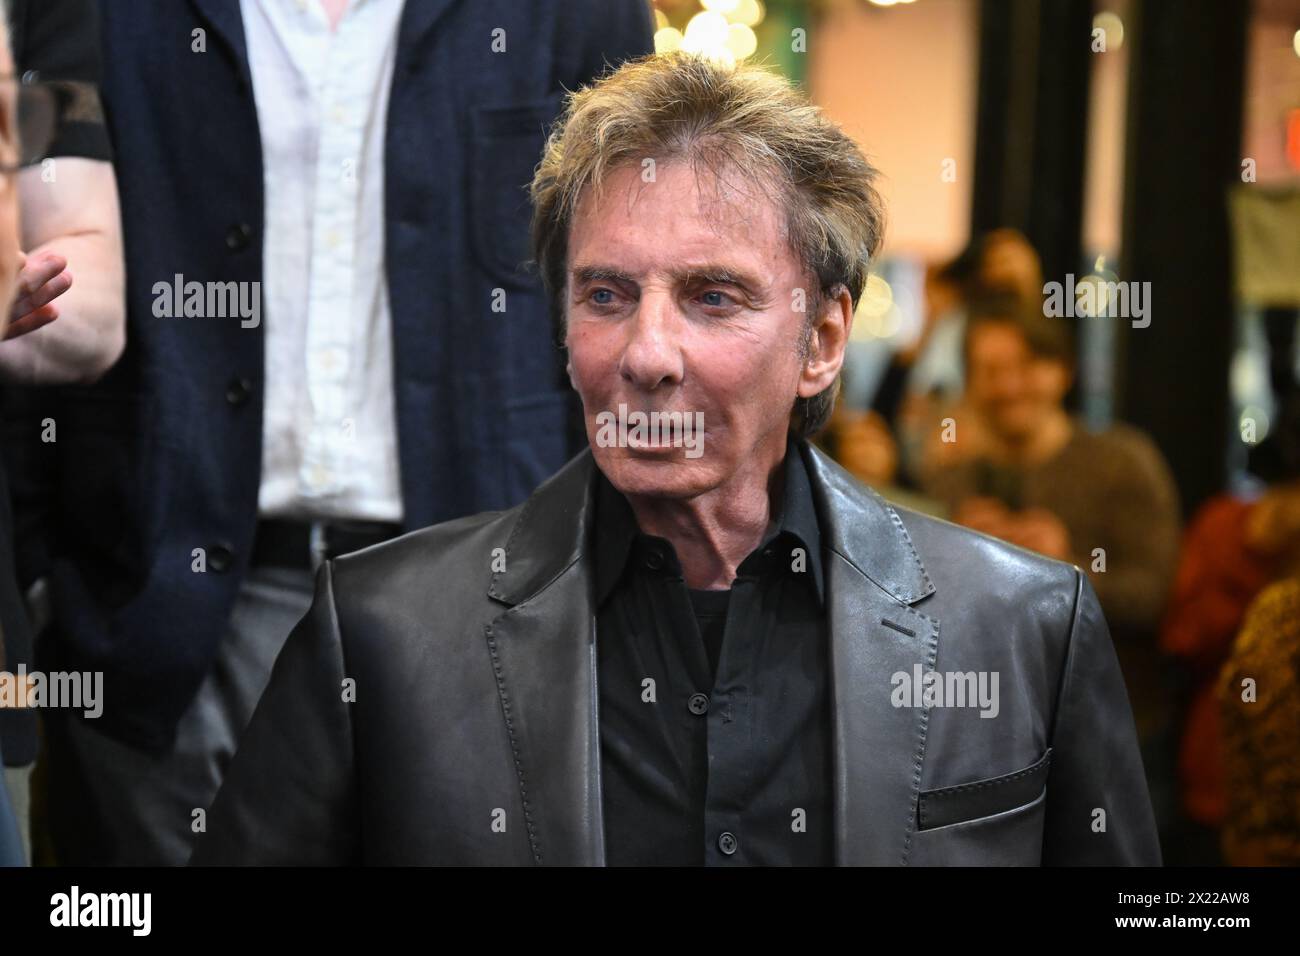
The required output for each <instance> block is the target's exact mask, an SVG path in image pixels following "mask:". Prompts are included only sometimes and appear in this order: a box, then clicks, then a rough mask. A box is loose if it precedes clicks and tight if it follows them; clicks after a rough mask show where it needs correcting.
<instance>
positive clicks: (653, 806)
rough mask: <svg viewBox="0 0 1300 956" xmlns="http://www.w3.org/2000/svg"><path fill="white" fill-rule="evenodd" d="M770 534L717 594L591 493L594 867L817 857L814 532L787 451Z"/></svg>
mask: <svg viewBox="0 0 1300 956" xmlns="http://www.w3.org/2000/svg"><path fill="white" fill-rule="evenodd" d="M780 496H781V498H780V502H779V505H780V507H779V511H778V513H777V517H776V520H775V522H774V528H775V530H774V531H769V534H768V536H767V538H766V540H765V541H764V542H763V543H762V544H761V545H760V546H759V547H758V548H757V549H755V551H754V552H753V553H752V554H750V555H749V556H748V557H747V558H745V560H744V561H743V562H741V564H740V566H739V567H738V568H737V572H736V573H737V576H736V580H735V581H734V582H733V584H732V586H731V588H730V589H729V590H726V591H694V590H690V589H688V588H687V587H686V584H685V582H684V580H683V577H682V570H681V565H680V564H679V563H678V560H677V554H676V551H675V550H674V548H673V546H672V544H671V543H670V542H668V541H667V540H666V539H664V538H660V537H655V536H652V535H647V534H644V533H643V532H641V531H640V530H639V528H638V527H637V524H636V518H635V516H634V515H633V513H632V508H631V506H630V505H629V504H628V502H627V500H626V499H625V498H624V497H623V496H622V495H621V494H619V493H618V491H617V490H616V489H615V488H614V487H613V486H612V485H611V484H610V483H609V481H608V480H607V479H606V478H605V477H604V476H603V475H599V476H598V477H597V489H596V509H597V511H596V515H597V519H596V537H595V543H596V558H597V566H596V601H597V608H598V610H597V625H596V627H597V632H596V633H597V652H598V659H599V672H598V680H599V706H600V746H601V774H602V780H601V792H602V801H603V806H604V818H605V857H606V862H608V863H609V864H610V865H613V866H618V865H700V864H708V865H718V864H733V865H734V864H765V865H769V864H796V865H823V864H829V863H831V862H833V847H832V825H833V821H832V802H831V792H832V787H831V753H830V729H831V716H830V690H829V679H830V677H829V650H828V646H827V628H826V614H825V585H824V581H823V571H822V555H821V535H820V533H819V530H818V524H817V514H816V509H815V506H814V503H813V497H812V487H811V485H810V483H809V479H808V474H807V470H806V467H805V465H804V461H803V456H802V454H801V453H800V451H799V446H798V445H797V444H796V443H794V442H791V443H790V444H789V446H788V447H787V450H786V457H785V461H784V464H783V465H782V488H781V491H780Z"/></svg>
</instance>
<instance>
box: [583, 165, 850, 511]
mask: <svg viewBox="0 0 1300 956" xmlns="http://www.w3.org/2000/svg"><path fill="white" fill-rule="evenodd" d="M724 177H725V179H726V180H727V181H728V183H729V184H730V185H727V184H721V183H719V182H718V181H717V180H715V179H714V178H713V177H712V176H711V175H709V174H708V173H703V174H700V176H699V178H698V180H697V175H696V173H695V172H694V171H693V170H692V169H690V168H689V166H683V165H681V164H660V166H659V167H658V169H657V171H656V178H655V181H653V182H643V181H642V178H641V167H640V166H628V167H623V168H621V169H618V170H615V171H614V172H613V173H611V174H610V175H608V176H607V177H606V179H605V182H604V190H603V193H602V194H601V195H600V196H599V199H598V200H597V197H596V196H595V195H594V193H593V192H591V191H590V190H589V191H588V192H587V194H586V195H585V196H584V198H583V199H582V201H581V202H580V204H579V207H578V209H577V212H576V214H575V217H574V221H573V226H572V229H571V231H570V235H569V257H568V272H567V279H568V288H567V293H566V301H567V311H568V328H567V336H566V343H567V346H568V350H569V374H570V378H571V379H572V381H573V385H574V387H575V388H576V389H577V390H578V393H579V395H580V396H581V397H582V403H583V407H584V411H585V418H586V424H587V437H588V439H589V441H590V443H591V447H592V451H593V454H594V455H595V458H596V463H597V465H598V466H599V467H600V469H601V470H602V471H603V472H604V473H605V475H606V476H607V477H608V478H609V480H610V481H611V483H612V484H613V485H614V486H615V487H616V488H618V490H619V491H621V492H623V493H624V494H635V495H645V496H651V497H668V498H691V497H694V496H696V495H699V494H702V493H704V492H707V491H710V490H712V489H715V488H718V487H719V486H721V485H723V484H725V483H726V482H727V481H728V479H730V478H731V477H732V476H734V475H736V474H737V472H738V471H740V470H741V469H743V468H744V467H745V466H746V465H750V466H753V465H755V464H756V463H760V462H772V461H774V460H776V459H777V458H779V457H780V455H781V454H782V452H783V450H784V448H785V440H786V433H787V430H788V427H789V421H790V410H791V407H792V405H793V404H794V400H795V398H796V396H797V395H803V396H805V397H807V396H809V395H813V394H816V392H815V391H808V389H810V388H813V387H816V384H817V383H810V382H809V376H808V375H807V374H806V366H805V362H804V359H803V358H801V356H800V352H799V346H800V343H801V339H802V336H803V331H804V328H805V319H806V317H807V314H806V313H805V312H802V311H798V310H797V308H796V294H795V290H796V288H801V289H804V290H805V292H806V291H808V286H809V283H808V281H807V280H806V279H805V278H804V276H803V273H802V270H801V268H800V264H799V262H798V261H797V259H796V257H795V256H794V254H793V252H792V251H791V250H790V249H789V247H788V244H787V242H786V240H785V239H784V238H783V235H782V228H781V227H782V218H781V214H780V213H779V212H778V210H777V208H776V206H775V205H774V203H773V202H772V201H771V200H769V199H768V198H766V196H764V195H763V193H762V192H761V191H758V190H752V191H751V190H749V189H746V190H744V191H743V192H737V191H735V189H734V187H735V185H736V183H744V182H745V179H744V177H743V176H741V175H738V174H737V173H736V172H735V171H728V172H727V173H725V174H724ZM809 305H811V303H809ZM831 377H832V378H833V375H832V376H831ZM620 404H623V405H626V406H627V411H628V412H638V411H639V412H644V413H650V412H661V413H662V412H682V413H685V414H686V415H687V416H689V417H691V419H692V420H695V413H696V412H700V413H702V415H703V418H702V422H703V426H704V444H703V449H702V453H701V454H699V456H698V457H689V456H687V455H686V454H685V451H684V449H683V448H682V447H673V446H672V445H671V444H670V445H662V444H661V445H654V446H650V447H616V446H615V447H608V443H607V442H602V441H601V440H600V424H601V423H600V420H598V416H600V415H601V413H602V412H606V413H613V414H614V415H617V414H618V410H619V405H620ZM606 420H607V419H606Z"/></svg>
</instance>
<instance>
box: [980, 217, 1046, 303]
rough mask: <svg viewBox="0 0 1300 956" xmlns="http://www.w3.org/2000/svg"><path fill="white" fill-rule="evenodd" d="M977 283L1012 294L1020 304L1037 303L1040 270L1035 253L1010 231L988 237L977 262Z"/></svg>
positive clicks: (1041, 280) (997, 232)
mask: <svg viewBox="0 0 1300 956" xmlns="http://www.w3.org/2000/svg"><path fill="white" fill-rule="evenodd" d="M980 281H981V283H982V284H983V285H985V286H987V287H988V288H990V289H1006V290H1007V291H1009V292H1014V293H1015V294H1016V295H1017V296H1018V297H1019V298H1020V299H1021V301H1023V302H1027V303H1036V302H1041V301H1042V298H1043V266H1042V263H1041V262H1040V261H1039V259H1038V253H1037V252H1035V251H1034V247H1033V246H1031V245H1030V244H1029V241H1028V240H1027V239H1025V237H1024V236H1022V235H1021V234H1020V233H1018V232H1016V231H1015V230H1013V229H999V230H995V231H994V232H992V233H990V234H989V237H988V239H987V240H986V244H985V248H984V254H983V257H982V260H981V262H980Z"/></svg>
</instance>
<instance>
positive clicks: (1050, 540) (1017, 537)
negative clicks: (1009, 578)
mask: <svg viewBox="0 0 1300 956" xmlns="http://www.w3.org/2000/svg"><path fill="white" fill-rule="evenodd" d="M1007 540H1009V541H1010V542H1011V543H1012V544H1018V545H1020V546H1021V547H1022V548H1028V549H1029V550H1030V551H1037V552H1038V553H1039V554H1045V555H1047V556H1048V557H1049V558H1056V559H1057V560H1058V561H1068V560H1070V530H1069V529H1068V528H1067V527H1066V526H1065V523H1064V522H1063V521H1061V519H1060V518H1058V517H1057V516H1056V515H1054V514H1052V512H1050V511H1048V510H1047V509H1046V508H1026V509H1025V510H1024V511H1022V512H1020V513H1019V514H1017V515H1015V516H1014V517H1013V518H1012V529H1011V533H1010V536H1009V537H1008V539H1007Z"/></svg>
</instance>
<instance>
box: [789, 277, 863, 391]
mask: <svg viewBox="0 0 1300 956" xmlns="http://www.w3.org/2000/svg"><path fill="white" fill-rule="evenodd" d="M852 331H853V297H852V296H851V295H849V290H848V289H847V288H845V287H844V286H840V287H839V294H838V295H836V296H835V297H833V298H832V297H827V298H826V300H825V301H823V302H822V308H821V312H820V313H819V314H818V316H817V318H816V319H815V320H814V321H813V327H812V338H811V341H810V342H809V345H808V359H807V361H806V362H804V366H803V369H802V370H801V371H800V373H799V397H800V398H812V397H813V396H814V395H820V394H821V393H822V392H824V391H826V389H828V388H830V387H831V383H832V382H834V381H835V376H837V375H839V374H840V369H841V368H842V367H843V366H844V350H845V349H846V348H847V347H848V344H849V333H850V332H852Z"/></svg>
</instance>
